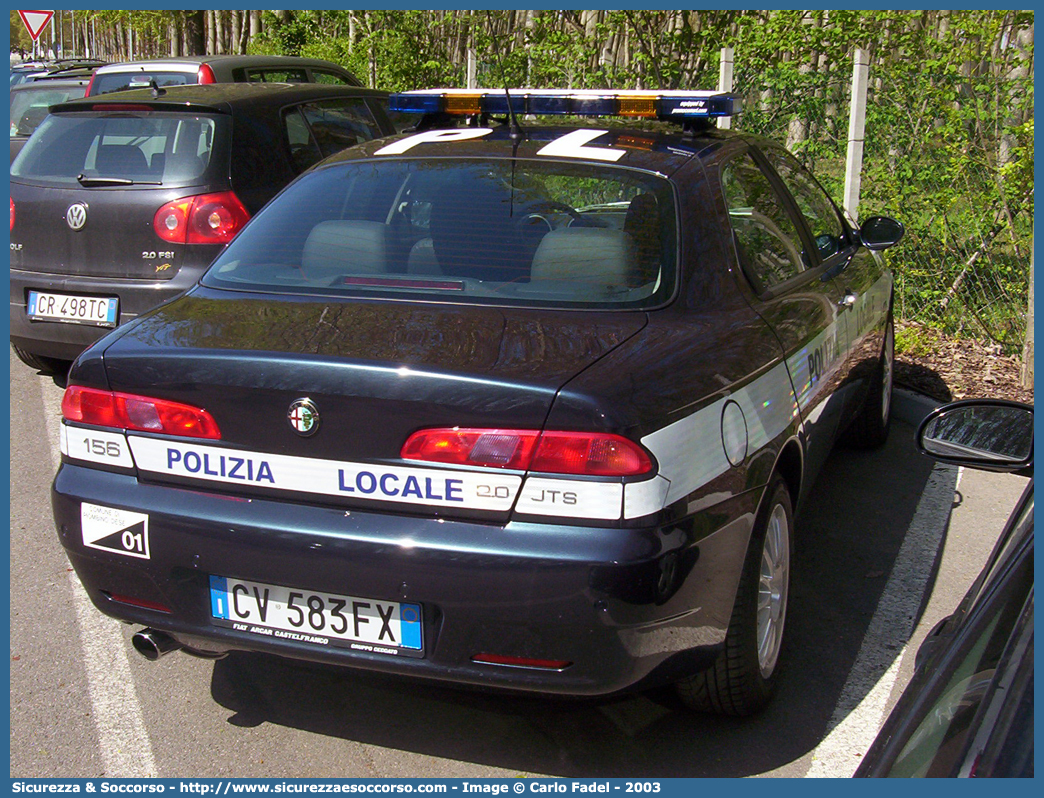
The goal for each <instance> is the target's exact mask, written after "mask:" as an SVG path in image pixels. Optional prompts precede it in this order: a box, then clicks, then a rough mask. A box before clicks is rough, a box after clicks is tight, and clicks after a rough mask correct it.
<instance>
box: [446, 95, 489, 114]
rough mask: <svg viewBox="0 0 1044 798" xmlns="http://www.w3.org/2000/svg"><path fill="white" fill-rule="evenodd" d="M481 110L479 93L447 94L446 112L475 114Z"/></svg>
mask: <svg viewBox="0 0 1044 798" xmlns="http://www.w3.org/2000/svg"><path fill="white" fill-rule="evenodd" d="M481 110H482V95H481V94H447V95H446V113H447V114H477V113H479V112H480V111H481Z"/></svg>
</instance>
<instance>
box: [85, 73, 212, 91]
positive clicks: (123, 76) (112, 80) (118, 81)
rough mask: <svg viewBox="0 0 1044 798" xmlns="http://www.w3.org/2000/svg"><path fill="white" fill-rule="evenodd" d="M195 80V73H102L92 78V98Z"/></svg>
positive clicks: (193, 81) (182, 83)
mask: <svg viewBox="0 0 1044 798" xmlns="http://www.w3.org/2000/svg"><path fill="white" fill-rule="evenodd" d="M196 80H197V78H196V73H195V72H162V71H150V72H103V73H101V74H98V75H95V76H94V86H93V87H92V88H91V94H92V96H93V95H95V94H108V93H109V92H113V91H122V90H123V89H143V88H146V89H147V88H148V87H149V86H150V85H152V81H155V82H156V86H158V87H163V86H184V85H185V84H186V83H195V82H196Z"/></svg>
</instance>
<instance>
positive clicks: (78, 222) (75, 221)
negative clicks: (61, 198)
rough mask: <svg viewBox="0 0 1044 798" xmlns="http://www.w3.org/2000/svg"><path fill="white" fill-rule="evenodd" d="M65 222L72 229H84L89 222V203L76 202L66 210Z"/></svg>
mask: <svg viewBox="0 0 1044 798" xmlns="http://www.w3.org/2000/svg"><path fill="white" fill-rule="evenodd" d="M65 223H66V224H67V225H69V228H70V229H71V230H82V229H83V226H84V225H85V224H87V203H86V202H74V203H73V204H72V205H70V206H69V210H67V211H66V212H65Z"/></svg>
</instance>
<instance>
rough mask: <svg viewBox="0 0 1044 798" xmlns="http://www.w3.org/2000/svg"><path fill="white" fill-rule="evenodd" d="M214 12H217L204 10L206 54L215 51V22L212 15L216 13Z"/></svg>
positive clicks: (211, 53)
mask: <svg viewBox="0 0 1044 798" xmlns="http://www.w3.org/2000/svg"><path fill="white" fill-rule="evenodd" d="M216 13H217V12H215V11H212V10H211V11H207V12H206V20H207V49H206V52H207V54H208V55H213V54H214V53H216V52H217V40H216V38H215V30H216V24H215V21H214V17H215V15H216Z"/></svg>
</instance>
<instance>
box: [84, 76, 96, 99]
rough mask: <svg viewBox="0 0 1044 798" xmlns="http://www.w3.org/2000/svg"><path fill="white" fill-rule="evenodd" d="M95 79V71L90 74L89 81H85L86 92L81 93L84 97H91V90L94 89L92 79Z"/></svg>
mask: <svg viewBox="0 0 1044 798" xmlns="http://www.w3.org/2000/svg"><path fill="white" fill-rule="evenodd" d="M96 77H98V71H97V70H95V71H94V72H92V73H91V79H90V80H89V81H87V91H85V92H84V93H83V96H84V97H90V96H92V95H91V89H92V88H93V87H94V79H95V78H96Z"/></svg>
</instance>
